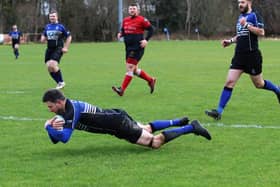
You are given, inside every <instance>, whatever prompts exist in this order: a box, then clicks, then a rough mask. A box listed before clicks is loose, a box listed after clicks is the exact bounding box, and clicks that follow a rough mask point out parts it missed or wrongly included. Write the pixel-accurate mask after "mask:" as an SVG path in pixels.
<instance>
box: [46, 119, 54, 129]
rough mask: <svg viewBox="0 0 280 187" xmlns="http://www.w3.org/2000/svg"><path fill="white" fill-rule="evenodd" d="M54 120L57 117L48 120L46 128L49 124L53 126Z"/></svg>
mask: <svg viewBox="0 0 280 187" xmlns="http://www.w3.org/2000/svg"><path fill="white" fill-rule="evenodd" d="M54 120H55V118H52V119H49V120H47V121H46V123H45V128H46V127H47V126H48V125H51V126H52V124H53V122H54Z"/></svg>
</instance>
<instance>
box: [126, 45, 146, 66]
mask: <svg viewBox="0 0 280 187" xmlns="http://www.w3.org/2000/svg"><path fill="white" fill-rule="evenodd" d="M143 55H144V48H140V49H137V50H136V49H126V59H128V58H133V59H135V60H136V61H137V62H139V61H140V60H141V58H142V56H143ZM135 65H137V64H135Z"/></svg>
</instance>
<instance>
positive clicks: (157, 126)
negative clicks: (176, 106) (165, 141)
mask: <svg viewBox="0 0 280 187" xmlns="http://www.w3.org/2000/svg"><path fill="white" fill-rule="evenodd" d="M180 120H181V119H173V120H157V121H153V122H151V123H150V125H151V127H152V130H153V132H155V131H157V130H161V129H166V128H168V127H171V126H177V125H179V123H180Z"/></svg>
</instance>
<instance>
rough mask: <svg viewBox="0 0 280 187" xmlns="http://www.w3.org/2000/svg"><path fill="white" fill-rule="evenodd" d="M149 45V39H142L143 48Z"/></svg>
mask: <svg viewBox="0 0 280 187" xmlns="http://www.w3.org/2000/svg"><path fill="white" fill-rule="evenodd" d="M147 45H148V41H147V40H141V41H140V46H141V47H142V48H145V47H146V46H147Z"/></svg>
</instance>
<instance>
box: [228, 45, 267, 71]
mask: <svg viewBox="0 0 280 187" xmlns="http://www.w3.org/2000/svg"><path fill="white" fill-rule="evenodd" d="M230 69H241V70H244V72H245V73H248V74H250V75H259V74H261V73H262V54H261V52H260V51H259V50H256V51H252V52H248V53H235V54H234V57H233V58H232V61H231V66H230Z"/></svg>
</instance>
